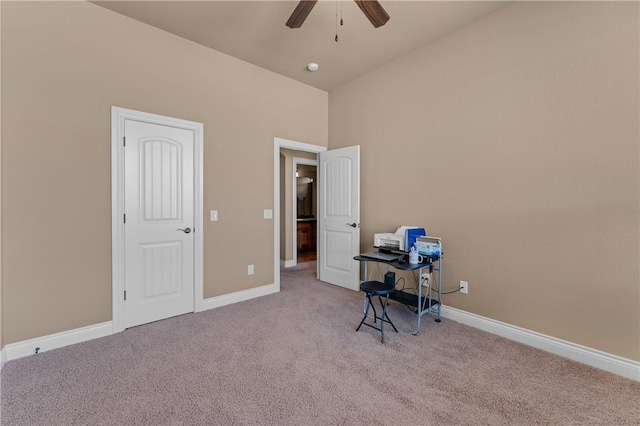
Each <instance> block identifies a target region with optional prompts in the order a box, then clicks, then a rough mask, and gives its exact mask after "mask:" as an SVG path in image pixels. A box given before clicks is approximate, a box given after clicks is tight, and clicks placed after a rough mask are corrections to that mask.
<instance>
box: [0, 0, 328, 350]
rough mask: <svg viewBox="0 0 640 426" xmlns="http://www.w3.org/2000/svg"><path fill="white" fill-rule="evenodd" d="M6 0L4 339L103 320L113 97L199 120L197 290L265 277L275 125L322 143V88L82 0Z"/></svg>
mask: <svg viewBox="0 0 640 426" xmlns="http://www.w3.org/2000/svg"><path fill="white" fill-rule="evenodd" d="M2 3H3V14H2V35H3V36H4V37H3V45H2V83H3V84H2V87H3V90H2V113H3V123H2V124H3V127H2V143H3V145H2V150H3V157H2V174H3V180H2V206H3V211H2V213H3V216H2V221H3V223H2V225H3V234H2V246H3V251H2V256H3V257H2V261H3V265H4V269H3V271H2V273H3V276H2V278H3V282H2V291H3V299H2V300H3V307H2V315H3V322H2V326H3V327H4V343H5V344H7V343H13V342H17V341H21V340H25V339H29V338H33V337H37V336H43V335H47V334H51V333H55V332H59V331H64V330H69V329H74V328H77V327H81V326H87V325H92V324H96V323H100V322H103V321H108V320H110V319H111V217H110V211H111V210H110V209H111V180H110V179H111V177H110V143H111V141H110V107H111V106H112V105H115V106H120V107H124V108H130V109H136V110H141V111H146V112H152V113H156V114H162V115H168V116H173V117H178V118H183V119H188V120H193V121H198V122H202V123H204V202H203V209H204V217H205V223H204V230H203V231H204V265H205V266H204V297H205V298H209V297H213V296H218V295H222V294H227V293H230V292H234V291H239V290H243V289H248V288H252V287H256V286H260V285H265V284H270V283H273V279H274V270H273V257H274V253H273V243H274V242H273V221H271V220H264V219H263V218H262V216H263V215H262V213H263V209H265V208H274V206H273V149H274V137H281V138H287V139H290V140H299V141H304V142H307V143H312V144H316V145H322V146H326V145H327V135H328V128H327V127H328V126H327V123H328V117H327V111H328V104H327V102H328V95H327V93H326V92H323V91H320V90H317V89H314V88H311V87H309V86H306V85H303V84H300V83H297V82H295V81H292V80H291V79H288V78H285V77H282V76H279V75H276V74H274V73H271V72H268V71H266V70H264V69H262V68H259V67H256V66H253V65H249V64H247V63H245V62H242V61H240V60H237V59H235V58H232V57H229V56H227V55H224V54H221V53H218V52H215V51H212V50H210V49H207V48H205V47H203V46H201V45H198V44H195V43H192V42H188V41H186V40H184V39H181V38H179V37H175V36H172V35H170V34H168V33H166V32H164V31H160V30H157V29H154V28H152V27H149V26H147V25H144V24H141V23H139V22H137V21H134V20H131V19H128V18H125V17H123V16H121V15H118V14H116V13H113V12H111V11H108V10H106V9H104V8H101V7H99V6H96V5H93V4H90V3H85V2H55V3H52V2H42V3H32V2H19V3H6V2H2ZM246 170H251V171H252V176H251V177H246V176H244V175H243V172H244V171H246ZM210 209H218V210H219V212H220V220H219V222H209V221H206V219H207V218H208V216H209V215H208V211H209V210H210ZM248 246H250V247H252V250H251V252H250V253H246V247H248ZM249 263H253V264H255V271H256V272H255V275H253V276H250V277H249V276H247V273H246V271H247V264H249Z"/></svg>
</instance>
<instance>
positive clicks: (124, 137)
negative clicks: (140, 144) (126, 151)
mask: <svg viewBox="0 0 640 426" xmlns="http://www.w3.org/2000/svg"><path fill="white" fill-rule="evenodd" d="M122 146H127V138H126V136H123V137H122Z"/></svg>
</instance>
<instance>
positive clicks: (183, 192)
mask: <svg viewBox="0 0 640 426" xmlns="http://www.w3.org/2000/svg"><path fill="white" fill-rule="evenodd" d="M124 134H125V148H124V169H125V170H124V179H125V197H124V211H125V226H124V239H125V265H124V289H125V295H126V301H125V309H124V311H125V314H124V317H125V327H132V326H135V325H139V324H144V323H148V322H152V321H156V320H159V319H163V318H168V317H171V316H175V315H180V314H184V313H187V312H193V311H194V246H195V244H194V233H195V230H194V224H195V221H194V142H195V135H194V132H193V131H191V130H187V129H181V128H176V127H171V126H166V125H160V124H151V123H146V122H141V121H136V120H126V121H125V125H124ZM198 231H199V230H198Z"/></svg>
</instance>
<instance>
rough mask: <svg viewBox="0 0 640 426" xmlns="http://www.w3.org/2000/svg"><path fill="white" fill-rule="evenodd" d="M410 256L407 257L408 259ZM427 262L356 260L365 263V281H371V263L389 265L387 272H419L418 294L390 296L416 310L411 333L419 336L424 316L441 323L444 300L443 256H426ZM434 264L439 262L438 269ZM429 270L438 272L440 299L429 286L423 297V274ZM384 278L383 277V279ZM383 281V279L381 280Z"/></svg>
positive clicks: (394, 293)
mask: <svg viewBox="0 0 640 426" xmlns="http://www.w3.org/2000/svg"><path fill="white" fill-rule="evenodd" d="M408 257H409V256H408V255H407V258H408ZM424 257H425V261H424V262H422V263H418V264H411V263H409V262H408V261H407V262H405V263H400V262H398V261H397V260H394V261H385V260H381V259H373V258H369V257H365V256H356V257H354V259H355V260H357V261H359V262H364V276H365V281H366V280H368V279H369V275H368V264H369V262H375V263H382V264H385V265H387V271H388V270H389V268H394V269H397V270H399V271H415V270H417V271H418V282H417V283H416V286H417V287H418V294H417V295H416V294H412V293H408V292H406V291H402V290H397V289H396V291H395V292H393V293H391V294H390V295H389V299H391V300H395V301H396V302H399V303H402V304H404V305H407V306H411V307H413V308H415V309H416V314H417V324H416V329H415V331H413V332H411V334H418V333H419V332H420V323H421V318H422V316H423V315H424V314H435V315H436V318H435V320H436V322H440V301H441V300H442V280H441V273H442V271H441V270H442V256H424ZM434 262H437V263H438V265H437V267H435V266H434ZM425 268H427V270H429V271H430V272H431V271H437V272H438V292H437V293H438V298H437V299H434V298H433V294H432V293H433V291H432V288H431V285H429V291H428V294H427V295H425V296H423V295H422V273H423V270H424V269H425ZM381 278H382V277H381ZM381 281H382V279H381Z"/></svg>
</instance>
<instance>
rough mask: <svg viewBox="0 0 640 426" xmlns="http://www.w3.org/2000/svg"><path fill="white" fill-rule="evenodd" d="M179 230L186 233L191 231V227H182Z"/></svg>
mask: <svg viewBox="0 0 640 426" xmlns="http://www.w3.org/2000/svg"><path fill="white" fill-rule="evenodd" d="M178 231H182V232H184V233H185V234H188V233H189V232H191V228H184V229H182V228H178Z"/></svg>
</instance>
